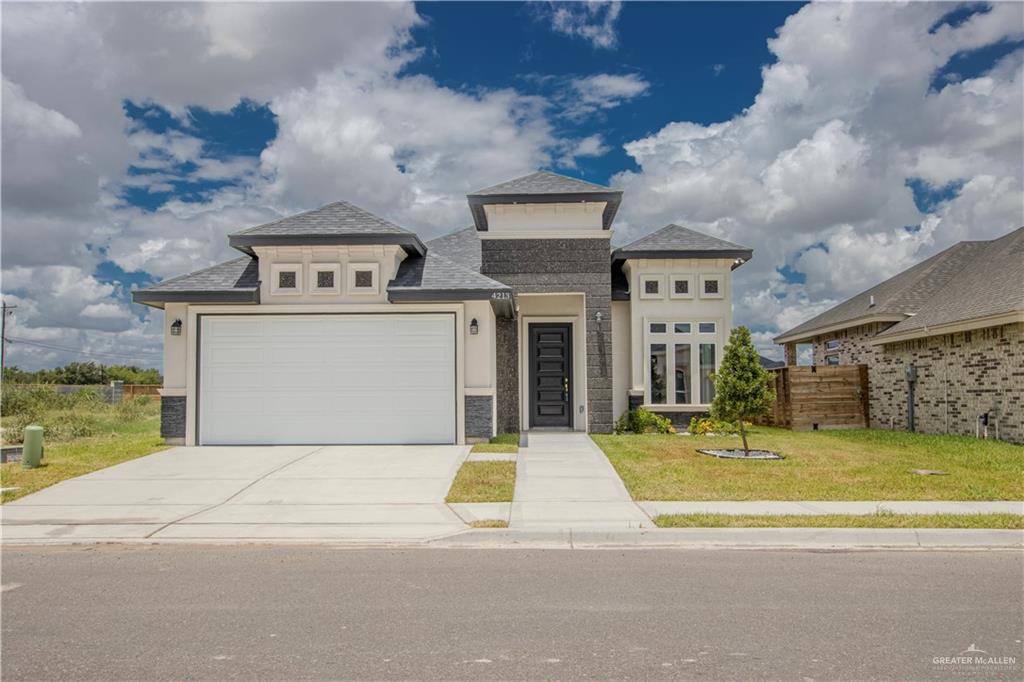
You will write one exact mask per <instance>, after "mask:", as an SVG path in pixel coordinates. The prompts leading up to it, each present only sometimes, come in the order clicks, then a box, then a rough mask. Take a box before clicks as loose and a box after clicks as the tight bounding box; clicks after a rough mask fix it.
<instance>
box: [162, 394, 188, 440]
mask: <svg viewBox="0 0 1024 682" xmlns="http://www.w3.org/2000/svg"><path fill="white" fill-rule="evenodd" d="M160 437H161V438H163V439H164V440H174V441H182V442H184V440H185V396H183V395H181V396H170V395H165V396H163V397H162V398H161V399H160Z"/></svg>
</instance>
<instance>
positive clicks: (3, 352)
mask: <svg viewBox="0 0 1024 682" xmlns="http://www.w3.org/2000/svg"><path fill="white" fill-rule="evenodd" d="M17 307H18V306H16V305H7V301H3V302H2V303H0V376H2V375H3V371H4V369H6V367H7V315H8V314H9V312H8V311H11V310H14V309H15V308H17Z"/></svg>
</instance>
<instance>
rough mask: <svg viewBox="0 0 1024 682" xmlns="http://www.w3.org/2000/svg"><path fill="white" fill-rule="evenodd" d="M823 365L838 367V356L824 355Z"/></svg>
mask: <svg viewBox="0 0 1024 682" xmlns="http://www.w3.org/2000/svg"><path fill="white" fill-rule="evenodd" d="M825 364H826V365H838V364H839V356H838V355H826V356H825Z"/></svg>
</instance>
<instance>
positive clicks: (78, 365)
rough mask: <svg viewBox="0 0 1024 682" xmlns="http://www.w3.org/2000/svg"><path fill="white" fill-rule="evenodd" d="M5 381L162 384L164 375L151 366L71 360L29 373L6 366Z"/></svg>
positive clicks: (29, 382)
mask: <svg viewBox="0 0 1024 682" xmlns="http://www.w3.org/2000/svg"><path fill="white" fill-rule="evenodd" d="M3 380H4V381H5V382H9V383H12V384H73V385H91V386H94V385H98V384H107V383H109V382H111V381H123V382H124V383H126V384H157V385H159V384H162V383H163V382H164V378H163V377H162V376H161V375H160V372H159V371H157V370H155V369H152V368H140V367H136V366H135V365H109V366H107V365H101V364H97V363H95V362H72V363H69V364H67V365H64V366H63V367H55V368H53V369H40V370H36V371H35V372H26V371H24V370H21V369H18V368H17V367H4V377H3Z"/></svg>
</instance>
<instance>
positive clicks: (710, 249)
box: [612, 224, 754, 267]
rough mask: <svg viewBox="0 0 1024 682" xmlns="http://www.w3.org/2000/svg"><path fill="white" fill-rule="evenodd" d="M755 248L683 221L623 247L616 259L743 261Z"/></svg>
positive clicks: (751, 254) (618, 251)
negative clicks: (688, 224)
mask: <svg viewBox="0 0 1024 682" xmlns="http://www.w3.org/2000/svg"><path fill="white" fill-rule="evenodd" d="M753 254H754V252H753V250H752V249H750V247H747V246H741V245H739V244H735V243H733V242H730V241H726V240H724V239H719V238H718V237H712V236H711V235H709V234H704V233H703V232H697V231H696V230H691V229H690V228H688V227H683V226H682V225H675V224H669V225H666V226H665V227H663V228H661V229H660V230H658V231H656V232H652V233H651V234H649V235H646V236H644V237H641V238H640V239H637V240H636V241H634V242H631V243H629V244H627V245H625V246H622V247H619V248H617V249H615V250H614V251H613V252H612V260H613V261H624V260H628V259H631V258H731V259H736V260H738V261H741V262H739V263H737V264H736V266H735V267H738V266H739V265H742V263H743V262H746V261H748V260H750V259H751V257H753Z"/></svg>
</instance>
